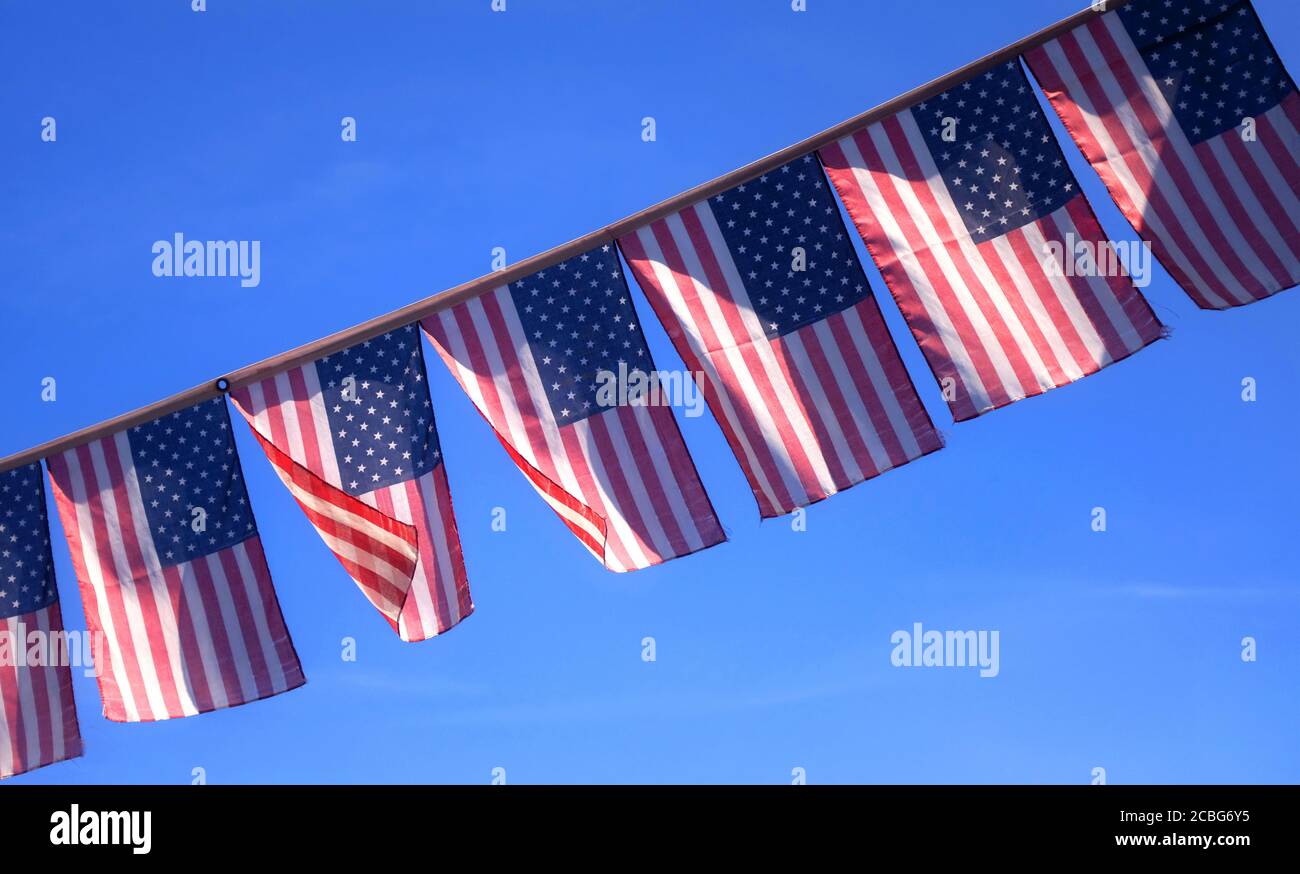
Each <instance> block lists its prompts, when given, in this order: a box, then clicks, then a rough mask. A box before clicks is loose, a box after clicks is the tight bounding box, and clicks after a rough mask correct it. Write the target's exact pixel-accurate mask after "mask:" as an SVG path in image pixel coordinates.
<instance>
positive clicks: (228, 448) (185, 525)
mask: <svg viewBox="0 0 1300 874" xmlns="http://www.w3.org/2000/svg"><path fill="white" fill-rule="evenodd" d="M127 438H128V440H129V441H130V443H131V457H132V459H133V461H134V462H135V472H136V480H137V481H138V482H139V484H140V497H141V499H143V501H144V510H145V517H146V518H147V519H148V520H149V530H150V533H151V534H152V535H153V542H154V548H155V550H156V551H157V553H158V558H159V560H160V561H161V562H162V564H163V566H164V567H170V566H171V565H176V564H181V563H182V562H187V561H193V560H194V559H196V558H200V557H201V556H204V555H208V554H210V553H213V552H217V551H219V550H222V549H225V548H226V547H228V546H234V545H235V544H236V543H239V542H240V541H241V540H245V539H247V538H249V537H252V536H253V535H254V534H256V533H257V525H256V524H255V523H254V521H253V511H252V508H251V507H250V506H249V504H248V492H247V491H246V490H245V488H244V476H243V472H242V471H241V470H240V468H239V456H237V455H236V454H235V441H234V439H233V437H232V435H231V433H230V414H229V412H228V411H227V410H226V401H225V398H213V399H212V400H210V401H203V402H202V403H198V404H195V405H194V406H192V407H189V408H187V409H184V410H177V411H176V412H174V413H170V414H168V415H166V416H163V417H162V418H159V419H155V420H153V421H152V422H149V423H148V424H145V425H136V426H135V427H134V428H132V429H130V430H129V431H128V432H127ZM198 508H202V509H203V513H195V512H194V511H195V510H196V509H198ZM199 520H202V524H201V525H199V524H197V523H198V521H199ZM196 527H197V528H199V529H200V530H195V529H196Z"/></svg>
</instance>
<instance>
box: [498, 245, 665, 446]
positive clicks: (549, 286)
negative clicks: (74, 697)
mask: <svg viewBox="0 0 1300 874" xmlns="http://www.w3.org/2000/svg"><path fill="white" fill-rule="evenodd" d="M510 297H511V298H512V299H513V300H514V303H515V310H516V311H517V312H518V313H519V322H520V324H521V325H522V326H523V329H524V335H525V336H526V337H527V338H528V345H529V346H530V347H531V349H532V356H533V360H534V361H535V362H536V364H537V371H538V374H539V376H540V377H541V380H542V383H543V385H544V386H545V388H546V398H547V400H549V401H550V404H551V413H552V415H554V416H555V421H556V422H559V423H560V424H561V425H567V424H569V423H571V422H577V421H580V420H582V419H585V418H587V417H588V416H590V415H592V414H593V413H599V412H601V411H602V410H604V409H606V408H605V407H601V406H600V404H598V403H597V401H596V391H597V389H598V388H599V386H600V382H599V381H598V380H597V378H596V375H597V374H598V373H599V372H600V371H602V370H604V371H608V372H610V373H615V374H617V373H618V372H619V368H618V366H619V364H620V363H621V364H623V365H625V367H626V370H627V372H628V373H629V374H630V373H632V372H634V371H638V370H639V371H642V372H644V373H649V372H650V371H652V370H654V362H653V361H652V360H651V359H650V349H649V347H647V346H646V342H645V337H644V336H643V335H642V333H641V323H640V321H639V320H638V319H637V316H636V310H635V309H634V308H633V306H632V296H631V295H630V294H628V290H627V280H626V279H625V278H624V277H623V271H622V269H621V268H620V267H619V263H618V254H617V253H616V252H615V251H614V247H613V246H611V245H608V244H607V245H604V246H600V247H598V248H595V249H592V250H591V251H590V252H584V253H583V254H581V255H575V256H574V257H572V258H570V259H568V260H567V261H561V262H560V263H559V264H556V265H555V266H554V267H548V268H546V269H545V270H539V271H538V272H537V273H534V274H533V275H532V276H528V277H525V278H524V279H521V280H519V281H517V282H512V283H510Z"/></svg>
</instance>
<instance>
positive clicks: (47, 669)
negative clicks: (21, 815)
mask: <svg viewBox="0 0 1300 874" xmlns="http://www.w3.org/2000/svg"><path fill="white" fill-rule="evenodd" d="M63 633H64V632H63V616H62V614H61V613H60V612H59V592H58V589H57V588H56V587H55V584H54V562H53V560H52V558H51V556H50V528H49V520H48V519H47V518H46V516H45V484H44V482H43V481H42V479H41V466H40V463H39V462H38V463H36V464H29V465H26V466H24V467H16V468H13V469H12V470H7V471H4V472H2V473H0V778H4V777H12V776H13V775H14V774H21V773H23V772H24V771H30V770H33V769H35V768H40V767H42V766H44V765H52V764H54V763H55V762H61V761H63V760H65V759H72V758H76V757H77V756H79V755H81V730H80V728H79V727H78V725H77V707H76V704H75V702H74V701H73V697H72V672H71V671H70V670H69V667H68V663H67V659H66V655H67V651H68V649H67V646H66V640H65V639H64V638H63Z"/></svg>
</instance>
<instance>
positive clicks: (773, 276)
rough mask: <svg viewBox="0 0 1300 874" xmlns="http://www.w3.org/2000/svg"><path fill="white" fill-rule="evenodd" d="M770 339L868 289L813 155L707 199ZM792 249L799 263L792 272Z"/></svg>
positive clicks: (844, 305)
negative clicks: (799, 253)
mask: <svg viewBox="0 0 1300 874" xmlns="http://www.w3.org/2000/svg"><path fill="white" fill-rule="evenodd" d="M709 208H710V209H711V210H712V211H713V215H714V217H715V218H716V219H717V220H718V227H719V228H720V229H721V231H722V237H723V239H724V240H726V242H727V249H728V251H730V252H731V258H732V261H734V262H735V265H736V269H737V270H738V271H740V278H741V280H742V281H743V282H744V283H745V289H746V290H747V291H748V292H749V300H750V303H751V305H752V306H753V308H754V311H755V313H757V315H758V318H759V320H760V321H761V322H762V323H763V330H764V332H765V333H766V334H767V336H768V337H769V338H772V337H778V336H780V335H782V334H788V333H790V332H791V331H795V330H798V329H799V328H801V327H803V326H804V325H807V324H809V323H811V322H816V321H819V320H821V319H824V318H826V317H827V316H830V315H833V314H835V313H838V312H839V311H841V310H844V309H848V308H849V307H851V306H853V305H854V304H856V303H857V302H858V301H860V300H862V299H863V298H865V297H867V296H868V295H869V294H871V287H870V286H868V285H867V277H866V276H865V275H864V274H863V272H862V268H861V266H860V265H859V264H858V258H857V255H856V254H855V253H854V251H853V244H852V243H851V242H850V238H849V236H848V234H847V233H846V232H845V229H844V220H843V219H841V218H840V213H839V210H838V209H837V208H836V206H835V199H834V198H833V197H831V192H830V186H829V185H827V183H826V177H825V176H824V175H823V174H822V168H821V165H820V164H819V163H818V162H817V159H816V158H815V157H813V156H812V155H804V156H803V157H802V158H795V159H794V160H793V161H791V162H790V163H788V164H784V165H782V166H781V167H778V168H776V169H775V170H773V171H771V172H770V173H767V174H765V175H763V176H759V177H758V178H756V179H753V180H750V181H749V182H746V183H744V184H743V185H737V186H736V187H735V188H733V189H731V190H730V191H724V192H723V193H722V194H719V195H717V196H715V197H713V198H710V200H709ZM796 249H802V250H803V253H804V254H803V264H802V266H803V268H804V269H802V270H796V269H795V261H796V254H797V253H796V252H795V250H796Z"/></svg>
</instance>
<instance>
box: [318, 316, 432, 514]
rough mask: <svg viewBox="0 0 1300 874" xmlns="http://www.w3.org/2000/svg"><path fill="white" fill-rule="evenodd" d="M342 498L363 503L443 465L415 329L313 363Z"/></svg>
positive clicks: (395, 333)
mask: <svg viewBox="0 0 1300 874" xmlns="http://www.w3.org/2000/svg"><path fill="white" fill-rule="evenodd" d="M316 373H317V375H318V376H319V378H320V384H321V393H322V394H323V396H324V400H325V411H326V413H327V415H328V417H329V423H330V436H331V438H333V441H334V456H335V458H337V460H338V465H339V475H340V476H341V477H342V479H343V490H344V491H345V492H347V493H348V494H350V495H353V496H357V495H364V494H367V493H369V492H373V491H375V490H376V489H382V488H387V487H388V486H391V485H395V484H397V483H400V482H406V481H407V480H411V479H416V478H417V477H420V476H423V475H424V474H426V473H428V472H429V471H431V470H433V469H434V468H435V467H437V466H438V464H439V462H441V461H442V449H441V447H440V446H439V445H438V429H437V427H436V426H435V424H434V420H433V401H431V400H430V399H429V385H428V383H427V382H426V381H425V376H424V351H423V350H422V349H421V347H420V334H419V332H418V331H417V330H416V327H415V325H407V326H406V327H404V328H398V329H397V330H395V331H390V332H388V333H387V334H384V335H383V336H381V337H376V338H374V339H373V340H366V341H365V342H363V343H358V344H357V345H355V346H351V347H349V348H347V349H344V350H343V351H341V352H335V353H334V354H333V355H327V356H325V357H324V358H321V359H318V360H317V361H316Z"/></svg>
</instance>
